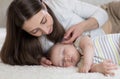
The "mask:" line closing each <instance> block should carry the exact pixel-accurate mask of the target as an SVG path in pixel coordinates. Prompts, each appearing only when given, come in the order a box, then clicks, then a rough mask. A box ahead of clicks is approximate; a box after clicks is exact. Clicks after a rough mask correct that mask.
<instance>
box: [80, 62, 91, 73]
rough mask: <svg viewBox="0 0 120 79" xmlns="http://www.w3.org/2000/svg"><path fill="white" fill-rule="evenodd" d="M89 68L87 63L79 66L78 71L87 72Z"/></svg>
mask: <svg viewBox="0 0 120 79" xmlns="http://www.w3.org/2000/svg"><path fill="white" fill-rule="evenodd" d="M89 70H90V66H89V65H87V64H86V65H82V66H81V67H80V68H79V72H82V73H88V72H89Z"/></svg>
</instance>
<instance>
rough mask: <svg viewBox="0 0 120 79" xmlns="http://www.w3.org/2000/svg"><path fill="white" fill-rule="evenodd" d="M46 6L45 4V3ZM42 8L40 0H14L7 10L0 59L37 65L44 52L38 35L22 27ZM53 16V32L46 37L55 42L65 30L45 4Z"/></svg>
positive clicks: (13, 63)
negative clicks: (4, 36)
mask: <svg viewBox="0 0 120 79" xmlns="http://www.w3.org/2000/svg"><path fill="white" fill-rule="evenodd" d="M46 6H47V5H46ZM41 9H44V6H43V4H42V1H41V0H14V1H13V2H12V3H11V4H10V6H9V8H8V10H7V34H6V38H5V42H4V44H3V47H2V49H1V53H0V56H1V59H2V61H3V62H4V63H7V64H11V65H38V64H40V60H41V57H42V56H43V54H44V51H43V49H42V46H41V43H40V41H39V40H38V37H35V36H32V35H30V34H28V33H27V32H25V31H24V30H23V29H22V26H23V24H24V22H25V21H26V20H28V19H30V18H31V17H32V16H33V15H35V14H36V13H38V12H39V11H40V10H41ZM47 9H48V12H49V14H50V15H51V16H52V17H53V20H54V24H53V32H52V33H51V34H50V35H47V36H46V37H47V39H49V40H50V41H52V42H53V43H56V42H58V41H61V40H62V38H63V35H64V33H65V30H64V28H63V26H62V25H61V24H60V23H59V22H58V20H57V19H56V17H55V15H54V13H53V12H52V11H51V10H50V8H49V7H48V6H47Z"/></svg>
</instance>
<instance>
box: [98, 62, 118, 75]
mask: <svg viewBox="0 0 120 79" xmlns="http://www.w3.org/2000/svg"><path fill="white" fill-rule="evenodd" d="M116 69H117V65H116V64H113V63H112V61H111V60H104V61H103V62H102V63H100V64H98V67H97V70H98V72H101V73H103V74H105V75H108V74H109V75H112V76H113V75H114V74H115V73H114V72H112V70H116Z"/></svg>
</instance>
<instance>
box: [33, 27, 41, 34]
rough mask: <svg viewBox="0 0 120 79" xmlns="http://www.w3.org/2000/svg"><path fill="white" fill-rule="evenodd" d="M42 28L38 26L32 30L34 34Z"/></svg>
mask: <svg viewBox="0 0 120 79" xmlns="http://www.w3.org/2000/svg"><path fill="white" fill-rule="evenodd" d="M39 30H40V29H39V28H36V29H34V30H32V31H31V33H32V34H36V33H37V32H38V31H39Z"/></svg>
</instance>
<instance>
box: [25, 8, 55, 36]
mask: <svg viewBox="0 0 120 79" xmlns="http://www.w3.org/2000/svg"><path fill="white" fill-rule="evenodd" d="M23 29H24V30H25V31H26V32H28V33H29V34H31V35H33V36H37V37H38V36H41V35H48V34H50V33H51V32H52V31H53V19H52V17H51V15H50V14H49V13H48V12H47V11H45V10H40V11H39V12H38V13H37V14H35V15H34V16H32V18H30V19H29V20H26V21H25V22H24V24H23Z"/></svg>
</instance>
